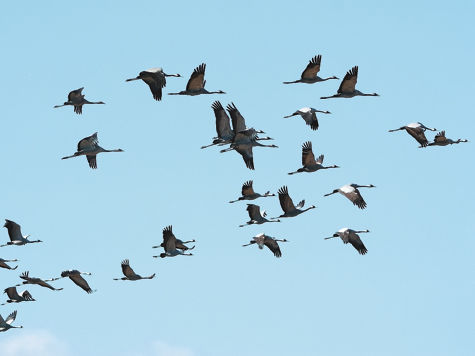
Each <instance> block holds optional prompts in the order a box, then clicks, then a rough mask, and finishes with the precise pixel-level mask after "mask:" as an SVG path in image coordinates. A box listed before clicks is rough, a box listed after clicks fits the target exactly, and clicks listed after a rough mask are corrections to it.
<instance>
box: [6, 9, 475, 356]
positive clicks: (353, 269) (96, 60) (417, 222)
mask: <svg viewBox="0 0 475 356" xmlns="http://www.w3.org/2000/svg"><path fill="white" fill-rule="evenodd" d="M474 10H475V5H474V4H473V2H468V1H466V2H465V1H461V2H452V3H447V2H438V1H436V2H433V1H432V2H428V1H423V2H418V3H417V4H415V3H414V2H409V1H402V2H401V1H400V2H397V3H394V4H388V3H384V4H383V3H381V2H377V1H360V2H358V3H356V2H352V1H339V2H334V1H332V2H330V1H327V2H315V1H298V2H279V1H277V2H275V1H273V2H267V1H266V2H258V3H257V2H251V1H235V2H218V1H203V2H200V3H193V2H184V1H176V2H173V3H172V2H167V3H164V2H161V3H159V2H157V1H143V2H140V3H137V2H127V1H103V2H101V3H98V2H96V1H82V2H80V3H74V4H69V3H66V2H60V1H51V2H48V3H47V5H45V4H40V3H37V2H23V3H21V4H19V3H10V4H4V5H3V8H2V12H1V14H0V19H1V21H0V29H1V32H0V33H1V35H0V39H1V44H2V48H3V51H2V53H3V56H2V73H1V77H2V84H1V85H0V95H1V97H2V98H3V100H2V103H3V105H1V106H0V117H1V120H2V133H3V134H2V140H0V149H1V152H3V155H2V163H3V170H2V175H1V178H0V182H1V184H2V186H3V192H2V204H0V217H2V218H8V219H12V220H14V221H17V222H18V223H20V224H21V225H22V230H23V233H24V234H32V238H35V239H37V238H39V239H41V240H43V241H44V243H43V244H39V245H32V246H26V247H5V248H2V249H1V250H0V257H2V258H18V259H20V260H21V262H20V267H19V268H18V270H17V271H6V270H2V271H0V276H1V277H0V278H1V279H0V280H1V281H2V283H1V284H2V288H4V287H8V286H10V285H13V284H16V283H17V282H18V280H19V278H18V275H19V273H20V272H22V271H24V270H29V271H30V273H31V274H32V275H34V276H39V277H44V278H50V277H52V276H58V275H59V274H60V272H61V271H62V270H65V269H72V268H77V269H79V270H84V271H89V272H92V273H93V276H91V277H88V278H87V279H88V281H89V283H90V285H91V287H92V288H93V289H97V290H98V291H97V292H96V293H94V294H92V295H87V294H86V293H84V292H83V291H82V290H80V289H79V288H78V287H76V286H75V285H73V283H72V282H71V281H69V280H61V281H58V282H56V284H55V285H57V286H58V287H64V288H65V289H64V291H62V292H52V291H49V290H46V289H42V288H39V287H36V286H29V287H28V289H29V290H30V292H31V293H32V294H33V296H34V297H35V298H36V299H37V302H35V303H24V304H20V305H17V306H4V307H1V308H0V314H2V315H3V316H5V315H6V314H9V313H10V312H11V311H12V310H13V309H18V317H17V322H16V324H17V325H23V326H24V327H25V328H24V329H22V330H12V331H9V332H8V333H4V334H2V335H0V345H3V347H4V350H6V351H5V353H6V355H7V356H26V355H40V356H41V355H53V354H54V355H62V356H77V355H120V356H122V355H123V356H125V355H127V356H128V355H133V356H136V355H137V356H138V355H159V356H164V355H166V356H204V355H256V356H257V355H290V354H298V355H328V356H339V355H348V354H351V355H388V356H391V355H431V356H433V355H448V354H454V355H472V354H473V352H474V348H475V344H474V341H473V337H472V336H473V335H472V334H473V331H472V330H473V319H474V317H475V313H474V309H473V300H474V297H475V282H474V280H473V271H474V270H475V263H474V259H473V255H474V252H475V243H474V240H473V237H472V236H473V230H474V228H475V223H474V220H473V211H474V201H475V194H474V190H473V189H470V187H471V186H472V185H473V179H474V169H473V166H472V165H471V164H470V162H471V159H472V158H473V147H472V144H473V143H467V144H460V145H454V146H452V147H435V148H433V147H431V148H427V149H418V148H417V146H418V145H417V143H416V142H415V141H414V140H413V139H412V138H411V137H410V136H409V135H407V134H406V133H405V132H398V133H388V132H387V130H389V129H393V128H397V127H400V126H403V125H405V124H408V123H411V122H416V121H421V122H422V123H424V124H425V125H427V126H429V127H436V128H437V129H440V130H441V129H445V130H446V132H447V136H448V137H451V138H454V139H457V138H468V139H469V140H472V141H473V140H475V135H474V128H475V125H474V123H473V117H474V114H475V110H474V107H473V105H470V103H471V99H472V98H471V94H472V93H473V91H474V86H473V80H471V70H472V65H473V62H474V59H475V51H474V48H473V45H472V43H473V35H474V30H473V25H472V14H473V13H474ZM316 54H322V69H321V72H320V74H321V76H331V75H336V76H338V77H340V78H342V77H343V76H344V74H345V72H346V71H347V70H348V69H350V68H351V67H352V66H354V65H358V66H359V78H358V88H359V89H360V90H361V91H364V92H377V93H379V94H380V95H381V96H380V97H378V98H373V97H368V98H353V99H334V100H326V101H323V100H320V99H319V97H320V96H324V95H331V94H334V93H335V92H336V90H337V88H338V85H339V81H328V82H324V83H318V84H314V85H303V84H302V85H297V84H296V85H287V86H286V85H282V84H281V83H282V81H286V80H295V79H297V78H298V77H299V75H300V73H301V71H302V70H303V68H304V67H305V65H306V64H307V62H308V60H309V59H310V58H311V57H313V56H314V55H316ZM202 62H205V63H206V64H207V69H206V80H207V84H206V87H207V88H208V90H219V89H221V90H224V91H226V93H227V94H226V95H216V96H211V95H210V96H197V97H179V96H168V95H166V94H165V95H164V98H163V101H162V102H155V101H154V100H153V99H152V97H151V94H150V92H149V89H148V88H147V86H146V85H145V84H144V83H142V82H133V83H125V79H126V78H130V77H133V76H135V75H137V74H138V73H139V72H140V71H141V70H144V69H148V68H151V67H156V66H162V67H163V68H164V70H165V71H166V72H170V73H177V72H178V73H180V74H181V75H183V76H184V78H169V80H168V85H167V87H166V88H165V91H164V92H165V93H168V92H175V91H179V90H182V89H184V87H185V85H186V81H187V80H188V77H189V75H190V73H191V72H192V70H193V68H195V67H196V66H197V65H199V64H200V63H202ZM83 86H84V87H85V89H84V94H85V95H86V98H88V99H89V100H92V101H99V100H102V101H104V102H106V105H98V106H86V107H85V108H84V111H83V115H82V116H78V115H76V114H74V113H73V110H72V108H70V107H67V108H61V109H53V106H54V105H56V104H61V103H62V102H64V101H65V100H66V97H67V94H68V92H69V91H70V90H73V89H77V88H79V87H83ZM214 100H220V101H221V102H222V103H223V105H226V104H227V103H229V102H231V101H232V102H234V103H235V104H236V106H237V107H238V108H239V110H240V111H241V113H242V114H243V115H244V117H245V118H246V120H247V124H248V126H254V127H256V128H259V129H263V130H265V131H266V133H267V134H268V135H269V136H271V137H274V138H275V141H274V143H275V144H277V145H278V146H279V148H278V149H255V166H256V170H255V171H250V170H248V169H246V167H245V166H244V163H243V162H242V159H241V157H240V156H239V155H238V154H237V153H234V152H232V153H226V154H220V153H218V152H217V150H216V149H214V148H210V149H207V150H200V149H199V147H200V146H201V145H203V144H206V143H208V142H210V139H211V137H213V136H214V135H215V132H214V116H213V112H212V110H211V107H210V106H211V103H212V102H213V101H214ZM304 106H311V107H315V108H317V109H320V110H329V111H331V112H332V115H320V116H319V120H320V129H319V130H318V131H316V132H314V131H311V130H310V129H309V128H308V127H306V126H305V124H304V122H303V120H302V119H300V118H298V117H294V118H292V119H283V116H284V115H288V114H290V113H292V112H293V111H295V110H296V109H299V108H301V107H304ZM96 131H97V132H98V135H99V140H100V144H101V145H102V146H103V147H105V148H122V149H124V150H125V152H124V153H114V154H103V155H99V156H98V169H97V170H91V169H89V167H88V166H87V162H86V160H85V158H83V157H80V158H76V159H71V160H67V161H61V160H60V158H61V157H62V156H65V155H69V154H72V153H73V152H74V150H75V148H76V144H77V141H79V140H80V139H81V138H83V137H86V136H89V135H91V134H92V133H94V132H96ZM428 136H429V137H431V138H432V137H433V134H432V133H429V134H428ZM307 140H310V141H312V143H313V148H314V152H315V154H316V155H317V154H320V153H324V154H325V163H328V164H337V165H339V166H341V168H340V169H335V170H328V171H321V172H317V173H312V174H299V175H294V176H288V175H287V172H290V171H292V170H295V169H296V168H298V167H299V165H300V159H301V158H300V157H301V145H302V143H303V142H304V141H307ZM249 179H252V180H254V187H255V189H256V191H259V192H265V191H267V190H271V191H272V192H277V189H278V188H279V187H281V186H282V185H288V187H289V192H290V195H291V196H292V198H293V199H294V202H298V201H299V200H301V199H306V202H307V204H309V205H310V204H315V205H317V209H315V210H311V211H309V212H308V213H305V214H304V215H302V216H299V217H296V218H293V219H287V220H284V221H282V222H281V223H280V224H269V225H262V226H257V227H256V226H250V227H245V228H238V227H237V226H238V225H239V224H241V223H243V222H245V221H247V220H248V216H247V214H246V211H245V204H244V203H243V204H241V203H235V204H228V203H227V202H228V201H229V200H231V199H234V198H237V197H238V196H239V194H240V189H241V185H242V183H243V182H244V181H246V180H249ZM347 183H359V184H374V185H376V186H377V188H376V189H369V190H364V191H363V192H362V193H363V195H364V197H365V200H366V202H367V203H368V208H367V209H366V210H364V211H361V210H359V209H357V208H356V207H354V206H353V205H352V204H351V203H349V202H348V201H347V200H346V199H344V198H343V197H342V196H332V197H328V198H324V197H323V194H325V193H328V192H330V191H332V190H333V189H334V188H338V187H339V186H341V185H343V184H347ZM257 203H258V204H259V205H261V206H262V208H263V209H266V210H267V211H268V212H269V214H270V216H276V215H277V214H280V207H279V203H278V199H277V198H265V199H262V200H257ZM170 224H172V225H173V230H174V232H175V234H176V235H177V237H179V238H183V239H189V238H195V239H196V240H197V243H196V248H195V251H194V254H195V256H193V257H177V258H174V259H164V260H157V259H153V258H152V257H151V256H152V255H153V254H155V252H156V250H152V249H151V246H152V245H155V244H157V243H158V242H159V241H160V239H161V231H162V228H163V227H165V226H167V225H170ZM346 226H348V227H351V228H355V229H369V230H371V233H370V234H366V235H364V236H363V239H364V243H365V245H366V247H367V248H368V251H369V252H368V254H367V255H365V256H360V255H358V254H357V253H356V251H355V250H354V249H353V248H352V247H351V246H345V245H343V243H342V242H341V241H340V240H336V239H335V240H330V241H324V240H323V238H324V237H326V236H330V235H331V234H332V233H333V232H335V231H337V230H338V229H340V228H342V227H346ZM260 232H265V233H267V234H269V235H272V236H276V237H280V238H287V239H288V240H289V241H290V242H289V243H286V244H282V245H281V249H282V253H283V257H282V258H281V259H276V258H274V257H273V256H272V254H271V253H270V252H269V251H267V250H263V251H260V250H258V249H257V248H256V247H254V246H253V247H247V248H242V247H241V245H242V244H243V243H246V242H248V241H249V239H250V238H251V237H252V236H254V235H256V234H258V233H260ZM1 240H2V241H6V240H7V231H6V229H2V232H1ZM124 258H129V259H130V263H131V265H132V267H133V268H134V269H135V271H136V272H137V273H140V274H143V275H148V274H151V273H153V272H156V273H157V277H156V278H155V279H154V280H151V281H148V280H146V281H139V282H135V283H132V282H131V283H126V282H116V281H113V280H112V278H114V277H118V276H120V275H121V270H120V261H121V260H122V259H124ZM32 345H33V346H32Z"/></svg>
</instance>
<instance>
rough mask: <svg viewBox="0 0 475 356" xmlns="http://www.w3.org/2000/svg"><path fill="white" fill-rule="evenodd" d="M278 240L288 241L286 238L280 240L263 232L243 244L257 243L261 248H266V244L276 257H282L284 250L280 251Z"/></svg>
mask: <svg viewBox="0 0 475 356" xmlns="http://www.w3.org/2000/svg"><path fill="white" fill-rule="evenodd" d="M277 241H279V242H288V241H287V240H286V239H282V240H279V239H276V238H274V237H271V236H268V235H266V234H264V233H261V234H258V235H256V236H254V237H253V238H252V240H251V241H250V242H249V243H248V244H246V245H242V246H243V247H245V246H250V245H253V244H257V246H258V247H259V249H261V250H262V249H263V248H264V246H266V247H267V248H268V249H269V250H271V252H272V253H273V254H274V256H275V257H281V256H282V252H281V251H280V247H279V244H278V243H277Z"/></svg>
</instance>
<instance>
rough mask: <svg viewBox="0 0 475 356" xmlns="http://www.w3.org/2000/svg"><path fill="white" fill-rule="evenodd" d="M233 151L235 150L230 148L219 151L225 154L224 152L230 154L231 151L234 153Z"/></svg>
mask: <svg viewBox="0 0 475 356" xmlns="http://www.w3.org/2000/svg"><path fill="white" fill-rule="evenodd" d="M233 150H234V148H232V147H229V148H226V149H224V150H221V151H219V152H221V153H224V152H229V151H233Z"/></svg>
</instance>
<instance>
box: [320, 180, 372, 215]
mask: <svg viewBox="0 0 475 356" xmlns="http://www.w3.org/2000/svg"><path fill="white" fill-rule="evenodd" d="M358 188H375V186H374V185H372V184H370V185H359V184H354V183H353V184H346V185H344V186H342V187H340V188H338V189H335V190H333V192H331V193H328V194H325V195H324V196H325V197H327V196H329V195H332V194H335V193H340V194H341V195H344V196H345V197H347V198H348V199H349V200H350V201H351V202H352V203H353V205H356V206H357V207H358V208H360V209H364V208H366V202H365V201H364V199H363V197H362V196H361V193H360V191H359V190H358Z"/></svg>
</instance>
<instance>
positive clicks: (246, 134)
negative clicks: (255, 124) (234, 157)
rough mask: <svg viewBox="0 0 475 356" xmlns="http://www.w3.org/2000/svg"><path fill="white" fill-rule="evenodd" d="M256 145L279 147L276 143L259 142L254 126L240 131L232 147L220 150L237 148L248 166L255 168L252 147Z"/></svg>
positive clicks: (226, 150)
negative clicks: (265, 143)
mask: <svg viewBox="0 0 475 356" xmlns="http://www.w3.org/2000/svg"><path fill="white" fill-rule="evenodd" d="M256 146H259V147H273V148H277V147H278V146H276V145H264V144H262V143H260V142H258V136H257V131H256V130H254V129H253V128H250V129H247V130H244V131H240V132H239V133H238V134H237V135H236V136H234V139H233V142H232V143H231V145H230V147H229V148H226V149H223V150H221V151H219V152H221V153H223V152H229V151H232V150H235V151H236V152H238V153H239V154H240V155H241V156H242V159H243V160H244V163H245V164H246V167H247V168H249V169H252V170H253V169H254V155H253V153H252V148H253V147H256Z"/></svg>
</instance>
